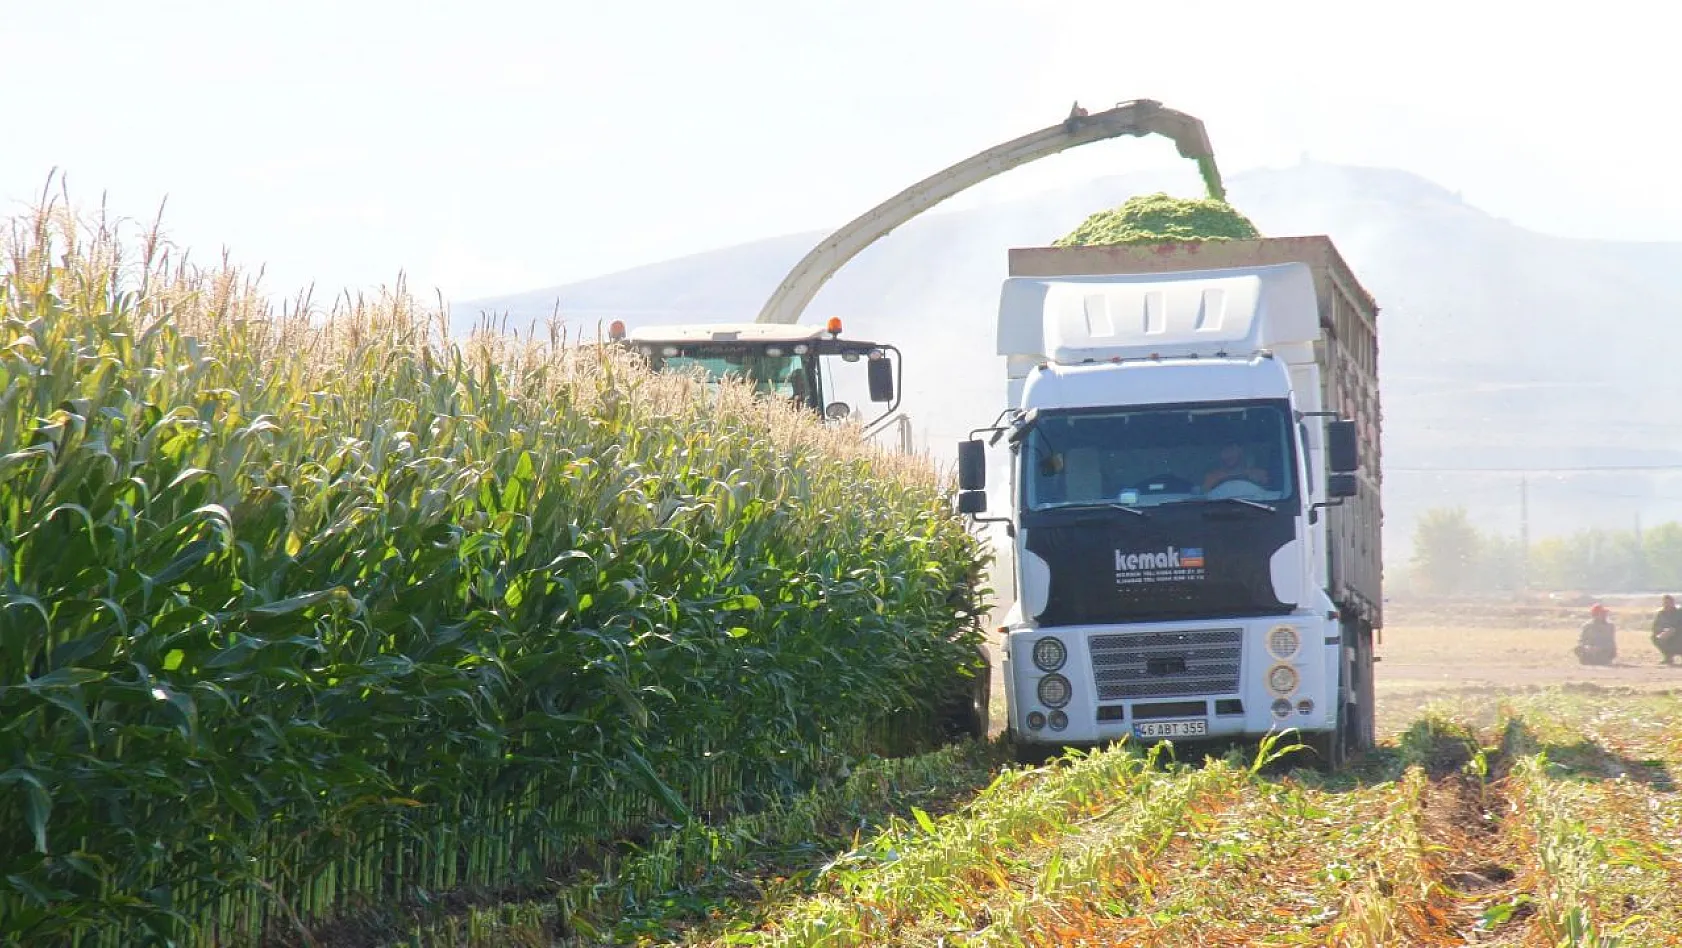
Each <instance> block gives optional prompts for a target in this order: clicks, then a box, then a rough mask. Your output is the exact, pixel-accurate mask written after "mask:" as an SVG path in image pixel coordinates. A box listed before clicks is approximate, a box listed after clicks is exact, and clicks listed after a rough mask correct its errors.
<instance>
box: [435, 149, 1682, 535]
mask: <svg viewBox="0 0 1682 948" xmlns="http://www.w3.org/2000/svg"><path fill="white" fill-rule="evenodd" d="M1177 181H1178V179H1177V178H1175V177H1174V176H1172V175H1169V174H1167V173H1165V172H1146V173H1137V174H1124V175H1112V176H1106V177H1102V178H1097V179H1094V180H1091V181H1086V182H1081V183H1077V184H1073V185H1070V186H1067V187H1063V188H1059V189H1055V190H1052V191H1046V192H1042V193H1040V194H1036V195H1032V196H1027V197H1013V198H1010V199H1006V200H1000V201H997V202H994V203H987V204H982V205H979V206H975V207H967V208H962V209H956V210H944V209H940V208H936V209H935V210H933V211H931V212H929V213H926V214H924V215H922V216H920V217H918V218H916V219H914V220H912V221H910V222H909V223H907V224H906V225H904V226H902V227H900V228H898V229H897V230H895V231H894V232H893V233H891V234H889V235H887V236H886V237H884V238H882V239H881V240H879V241H877V242H876V243H875V244H873V245H872V246H871V247H869V248H867V249H866V250H865V251H864V252H863V253H861V254H860V255H859V256H858V257H856V258H855V259H854V260H853V261H852V262H851V263H849V264H848V265H847V266H846V267H844V268H843V269H842V270H841V271H839V272H838V273H837V274H836V275H835V276H834V277H833V278H832V279H831V280H830V281H829V283H828V284H826V285H825V286H824V288H823V289H822V290H821V291H820V292H819V294H818V296H817V297H816V298H815V299H814V300H813V303H812V305H811V306H810V307H809V308H808V310H807V315H806V317H805V320H806V321H813V322H815V321H821V320H822V319H824V318H827V317H828V316H831V315H839V316H841V317H842V318H843V320H844V321H845V323H846V325H847V327H848V328H847V333H848V335H850V336H865V337H872V338H878V339H881V340H883V341H890V342H894V343H895V344H897V345H899V346H900V348H901V349H902V350H903V351H904V352H905V354H906V358H907V368H906V409H907V410H908V411H909V412H910V414H911V416H912V418H913V421H914V423H915V424H916V427H917V433H918V435H919V438H920V440H921V441H922V442H923V443H924V444H926V446H927V447H928V448H929V449H931V450H932V451H933V453H935V454H936V455H937V456H938V457H941V458H943V459H945V458H949V457H950V456H951V454H952V453H953V448H952V444H954V443H955V442H956V440H957V439H959V438H961V437H963V436H964V434H965V432H967V431H968V430H969V428H971V427H974V426H976V425H980V424H984V423H987V422H988V421H990V420H991V419H992V417H993V416H994V415H996V414H997V411H998V409H999V408H1002V404H1003V389H1004V386H1003V370H1002V360H1001V359H1000V358H999V357H998V356H997V355H995V354H994V352H993V330H994V321H995V319H996V306H997V294H998V289H999V284H1000V282H1001V281H1002V280H1003V279H1004V278H1005V275H1006V253H1005V252H1006V250H1008V249H1010V248H1012V247H1027V246H1047V245H1049V244H1050V243H1051V242H1052V241H1053V240H1055V239H1056V238H1057V237H1060V236H1062V235H1063V234H1065V233H1067V232H1068V231H1070V230H1072V229H1073V228H1074V227H1075V226H1077V225H1078V224H1079V223H1080V222H1081V221H1082V220H1084V219H1085V217H1086V216H1087V215H1088V214H1090V213H1091V212H1093V211H1096V210H1100V209H1103V208H1106V207H1113V206H1116V205H1118V204H1120V203H1121V202H1122V201H1124V200H1125V199H1126V198H1127V197H1129V196H1132V195H1135V194H1141V193H1150V192H1152V191H1162V190H1166V191H1170V192H1172V191H1173V190H1175V186H1176V183H1177ZM1228 192H1229V196H1230V199H1231V200H1232V203H1233V204H1234V205H1235V206H1236V207H1238V208H1239V209H1240V210H1241V211H1243V212H1244V213H1245V215H1246V216H1248V217H1249V218H1250V219H1251V220H1253V221H1255V223H1256V225H1257V226H1258V227H1259V228H1260V229H1261V231H1262V233H1263V234H1265V235H1268V236H1287V235H1291V236H1294V235H1306V234H1325V235H1327V236H1329V237H1331V239H1332V240H1333V242H1334V243H1335V244H1336V245H1337V247H1338V250H1339V252H1340V253H1341V254H1342V255H1343V257H1344V259H1345V260H1347V261H1348V263H1349V265H1350V267H1351V268H1352V269H1353V271H1354V272H1355V274H1356V276H1357V278H1358V279H1359V280H1360V282H1361V283H1362V285H1363V286H1364V287H1365V288H1366V289H1367V290H1368V291H1369V292H1370V293H1372V294H1373V296H1374V297H1375V298H1376V299H1377V301H1378V305H1379V307H1380V317H1379V320H1380V335H1379V340H1380V341H1379V361H1380V376H1381V385H1382V387H1383V393H1384V405H1385V465H1386V468H1387V470H1388V469H1390V468H1394V469H1395V470H1396V471H1397V473H1396V474H1395V475H1390V476H1387V482H1386V499H1385V503H1386V509H1387V512H1388V513H1389V514H1390V516H1389V517H1388V518H1387V519H1388V520H1389V521H1390V523H1389V525H1388V526H1387V541H1386V542H1387V543H1390V544H1392V545H1395V544H1401V545H1404V546H1405V533H1406V531H1407V530H1408V529H1410V526H1411V522H1412V520H1413V519H1414V518H1415V517H1416V516H1417V514H1418V512H1419V511H1421V510H1422V509H1424V508H1425V507H1428V506H1437V505H1442V504H1450V505H1452V504H1456V503H1461V504H1464V505H1466V506H1468V507H1469V508H1471V509H1473V510H1474V513H1477V512H1478V511H1480V510H1481V511H1482V513H1483V516H1481V517H1480V521H1481V522H1484V523H1487V524H1490V525H1491V526H1493V527H1494V528H1497V529H1506V530H1508V532H1516V529H1517V515H1518V509H1517V497H1518V488H1517V483H1516V479H1511V480H1500V479H1498V478H1491V477H1486V476H1481V475H1480V476H1475V477H1474V476H1472V475H1464V476H1459V475H1456V474H1454V473H1453V472H1446V473H1444V474H1442V475H1441V476H1433V475H1428V474H1422V473H1413V472H1414V471H1415V470H1416V469H1419V468H1439V469H1440V468H1473V467H1498V466H1506V467H1553V468H1564V467H1581V466H1595V465H1599V466H1617V465H1632V464H1676V465H1679V466H1682V451H1679V450H1677V447H1676V445H1678V444H1682V437H1679V436H1682V424H1678V423H1677V422H1676V421H1674V420H1672V417H1671V412H1670V411H1669V410H1668V406H1670V405H1674V404H1677V403H1678V402H1679V401H1682V372H1678V371H1677V370H1676V369H1674V368H1673V367H1672V366H1671V362H1672V361H1673V357H1672V356H1671V355H1670V353H1672V352H1678V351H1682V320H1677V319H1667V318H1666V314H1670V313H1678V312H1682V242H1661V241H1607V240H1598V239H1593V238H1579V237H1565V236H1555V235H1550V234H1543V233H1540V232H1536V231H1532V230H1529V229H1526V228H1524V227H1522V226H1520V225H1518V224H1515V223H1513V222H1511V221H1508V220H1504V219H1501V218H1496V217H1494V216H1493V215H1490V214H1487V213H1486V212H1484V211H1482V210H1480V209H1478V208H1477V207H1475V206H1474V205H1471V204H1468V203H1467V202H1465V201H1464V200H1463V199H1462V198H1461V197H1460V196H1459V195H1457V194H1455V193H1454V192H1452V191H1450V190H1449V189H1447V188H1444V187H1442V186H1441V185H1439V184H1437V183H1435V182H1433V181H1430V180H1429V179H1427V178H1425V177H1423V176H1421V175H1417V174H1413V173H1411V172H1406V171H1398V170H1395V169H1387V168H1373V167H1360V166H1343V165H1332V164H1324V163H1320V162H1305V163H1303V164H1299V165H1295V166H1290V167H1284V168H1269V169H1256V170H1252V171H1247V172H1244V173H1242V174H1239V175H1235V176H1232V177H1231V178H1230V179H1229V181H1228ZM827 233H828V232H827V231H819V230H813V231H805V232H799V233H791V234H784V235H779V236H775V237H767V238H763V239H761V240H757V241H753V242H750V243H746V244H738V245H735V246H731V247H722V248H716V249H713V250H707V251H700V252H697V253H694V254H689V255H685V256H683V257H678V258H673V259H669V260H664V261H658V262H655V263H651V264H647V265H644V266H640V267H635V268H630V269H627V270H622V271H619V272H617V273H612V274H604V275H602V276H600V277H595V278H592V279H588V280H583V281H578V282H574V283H571V284H565V285H559V286H551V287H545V288H540V289H535V290H528V291H524V292H521V293H513V294H506V295H502V296H497V297H490V298H484V299H479V300H470V301H465V302H463V303H461V304H458V305H457V306H455V307H452V327H453V328H455V329H456V330H458V331H461V330H465V328H467V327H469V326H471V324H472V322H473V321H474V319H475V318H476V317H477V316H478V315H479V314H480V313H483V312H486V311H489V312H493V313H502V314H506V315H507V317H508V321H509V324H510V325H513V326H519V325H521V324H523V323H527V322H528V321H537V322H538V323H539V324H541V321H542V320H543V319H545V318H547V317H548V316H549V315H550V314H551V313H552V312H554V311H555V308H556V305H557V303H558V304H559V311H560V313H561V316H562V318H563V320H565V321H566V322H567V323H568V328H569V334H570V335H571V336H572V338H593V337H594V336H595V333H596V325H597V324H598V323H600V324H605V322H606V321H607V320H608V319H612V318H623V319H624V320H625V322H626V323H627V324H628V325H632V326H635V325H640V324H643V323H647V322H716V321H750V320H752V319H754V318H755V316H756V315H757V314H758V312H759V308H760V306H761V305H762V304H763V303H764V301H765V299H766V298H767V297H768V296H769V295H770V293H771V292H772V290H773V289H775V287H776V285H777V284H778V282H779V281H780V280H781V279H782V277H783V276H784V275H785V274H786V273H787V271H788V269H789V268H790V267H792V266H793V265H794V264H795V263H796V262H797V261H798V260H799V259H800V257H801V256H802V255H803V254H804V253H805V252H806V251H807V250H808V249H809V248H810V247H811V246H813V245H814V244H815V243H816V242H817V241H818V240H820V239H822V237H824V236H827ZM1573 485H1574V486H1573ZM1608 485H1610V486H1608ZM1531 494H1532V496H1531V500H1530V503H1531V511H1530V513H1531V532H1532V535H1534V536H1540V535H1544V534H1545V533H1547V532H1549V531H1556V532H1557V531H1559V530H1565V529H1572V528H1575V527H1578V526H1582V525H1585V524H1588V523H1605V522H1609V521H1612V522H1616V523H1617V524H1618V525H1624V524H1627V523H1628V522H1629V519H1628V518H1629V517H1630V516H1631V515H1640V516H1641V517H1642V518H1643V519H1644V520H1646V521H1647V522H1649V523H1653V522H1658V521H1659V520H1662V519H1672V518H1677V519H1682V477H1678V476H1671V475H1668V474H1665V473H1658V472H1655V473H1649V474H1642V475H1639V476H1636V475H1630V476H1627V477H1625V478H1623V479H1622V481H1621V482H1620V481H1619V479H1618V478H1617V477H1616V476H1614V475H1613V474H1611V473H1608V474H1604V475H1600V474H1594V475H1578V476H1576V477H1574V478H1572V479H1562V480H1561V481H1560V482H1559V483H1557V484H1556V483H1555V482H1553V481H1551V480H1548V479H1546V478H1541V479H1539V480H1538V481H1537V482H1536V483H1534V484H1532V490H1531Z"/></svg>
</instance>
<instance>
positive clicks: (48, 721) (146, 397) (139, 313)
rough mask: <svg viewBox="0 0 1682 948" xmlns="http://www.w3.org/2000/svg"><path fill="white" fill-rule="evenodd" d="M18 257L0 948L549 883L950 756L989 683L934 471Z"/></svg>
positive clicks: (745, 417) (731, 409) (545, 371)
mask: <svg viewBox="0 0 1682 948" xmlns="http://www.w3.org/2000/svg"><path fill="white" fill-rule="evenodd" d="M5 251H6V253H5V259H6V262H5V264H4V271H3V272H0V563H3V564H4V566H5V573H4V578H3V580H0V582H3V586H0V760H3V763H0V942H10V941H13V940H19V939H21V941H22V942H23V943H26V944H50V943H57V940H58V939H61V938H64V937H67V934H68V933H71V932H75V931H80V932H83V933H84V934H85V935H88V936H94V937H91V938H89V939H87V940H83V941H82V942H81V944H84V945H116V944H123V945H126V944H136V943H140V942H143V941H148V940H149V938H150V936H151V934H165V933H167V934H170V935H172V936H174V937H176V938H178V939H180V940H179V941H178V942H177V943H178V944H189V945H190V944H210V943H216V944H231V943H240V942H241V941H245V940H249V939H251V938H252V937H253V936H255V935H256V934H257V933H258V932H259V931H263V930H267V931H269V932H270V933H274V932H279V931H290V930H291V928H292V926H293V925H294V924H304V925H311V924H315V923H316V922H318V921H319V920H321V919H323V918H328V917H331V916H333V915H335V914H338V913H341V912H343V911H345V910H346V909H349V908H353V907H356V906H368V905H389V904H395V903H397V902H400V901H413V900H425V899H427V898H435V897H436V896H437V895H438V894H439V893H441V892H445V891H448V890H453V889H478V890H480V891H484V890H488V889H495V888H498V887H502V886H507V885H510V884H517V883H522V882H528V881H541V880H543V879H545V878H547V877H550V876H551V874H556V873H561V874H564V873H565V872H567V871H569V869H570V868H571V867H572V866H574V865H575V863H576V860H577V858H578V856H579V853H580V852H581V850H584V849H588V848H589V847H592V846H596V845H599V844H600V843H601V842H602V841H604V840H608V839H612V838H616V837H624V836H640V835H645V834H646V833H648V832H650V831H653V830H654V829H656V828H657V827H658V826H659V825H660V824H662V823H668V822H686V821H689V820H691V819H695V818H705V817H707V816H708V815H711V814H716V813H719V812H723V811H727V810H729V809H730V808H732V807H735V806H737V805H739V804H742V803H745V802H749V801H752V800H755V799H763V798H765V797H767V796H770V795H775V794H778V793H782V792H785V791H787V790H789V789H791V788H794V787H797V786H800V785H803V784H806V783H809V782H811V781H812V780H814V779H816V778H817V777H818V776H820V775H822V774H824V773H826V772H827V771H828V770H829V769H832V768H834V767H836V766H838V765H839V763H840V761H842V760H843V759H845V758H846V757H847V756H848V755H857V754H861V753H868V752H877V751H884V750H887V749H889V747H890V745H892V746H896V747H897V746H901V744H900V742H903V741H905V740H907V739H914V737H913V738H907V735H917V734H921V733H926V732H925V731H924V730H922V729H923V728H924V727H925V725H926V724H927V722H928V720H929V718H930V713H929V707H928V705H929V704H930V703H931V702H932V701H933V700H934V699H935V698H936V696H938V694H939V692H940V688H941V687H942V686H943V685H944V684H945V683H947V682H949V681H950V680H951V679H952V678H953V677H954V673H955V670H956V669H957V668H958V667H959V666H960V665H961V664H963V663H964V662H966V661H967V660H969V659H970V658H971V657H972V656H973V654H974V643H976V642H978V641H979V632H978V630H977V629H976V627H975V626H976V623H975V619H974V615H975V614H976V613H977V612H978V610H979V608H980V606H979V604H978V603H977V602H976V601H975V600H974V598H973V597H974V595H975V591H974V590H973V589H972V588H971V587H970V585H969V584H970V583H971V582H973V580H974V577H975V576H976V575H977V569H978V565H977V560H978V557H979V556H980V551H979V548H978V546H977V543H976V541H975V540H974V539H973V538H971V537H970V536H969V535H968V534H967V533H966V531H965V529H964V526H963V523H962V521H961V520H960V519H959V518H958V517H956V516H955V515H953V514H952V513H951V512H950V508H949V504H948V503H947V501H946V499H945V497H944V496H943V493H942V490H941V488H940V487H939V485H938V484H937V482H936V479H935V477H934V475H933V473H932V472H931V471H930V470H929V469H928V468H927V467H926V466H924V465H923V464H921V463H920V462H917V461H914V460H911V459H908V458H903V457H897V456H892V455H887V454H881V453H877V452H875V451H873V450H871V449H869V448H867V447H865V446H863V445H861V444H860V443H858V442H857V441H856V440H854V439H853V438H852V437H851V436H850V435H847V434H845V433H838V432H831V431H827V430H825V429H823V428H822V427H821V426H820V425H819V424H817V423H816V422H815V421H812V420H809V419H807V418H805V417H804V416H802V415H798V414H796V413H795V412H794V411H793V410H791V409H788V408H786V407H783V406H778V405H773V404H769V403H766V402H762V401H756V400H754V399H753V398H752V397H751V396H750V395H749V394H748V393H747V392H746V391H745V390H740V389H733V388H727V389H724V390H722V391H721V392H719V393H718V395H717V397H716V398H706V397H702V392H701V390H700V389H699V388H698V387H697V385H696V384H695V383H694V382H692V381H690V380H687V379H682V378H675V377H666V376H652V375H649V374H648V373H646V372H645V371H644V370H642V369H641V368H640V367H639V366H638V365H637V364H636V363H635V362H634V361H633V360H632V359H631V357H629V356H628V355H626V354H623V353H618V352H615V351H613V350H611V349H604V348H600V347H589V346H586V347H582V348H579V347H567V346H564V345H560V344H558V341H557V340H550V342H549V343H547V344H544V343H531V342H529V341H522V342H518V343H515V342H507V341H501V342H497V341H493V340H490V339H488V338H485V339H480V340H479V341H478V342H476V343H475V344H473V345H471V346H468V347H466V348H465V349H457V348H454V347H451V346H448V345H444V344H441V343H440V341H439V337H438V333H439V328H438V324H437V322H435V321H434V320H433V319H432V317H430V316H428V315H425V314H422V313H420V312H418V311H417V310H416V308H415V307H414V305H413V303H412V301H410V300H409V299H407V298H406V297H403V296H401V295H392V296H387V297H385V298H382V299H380V300H378V301H374V302H367V303H357V304H356V305H354V306H347V307H342V308H341V309H339V310H338V311H337V312H335V313H334V314H333V316H332V320H331V322H330V323H328V324H327V325H326V326H325V327H324V328H323V327H321V326H320V325H319V324H317V325H312V324H311V323H310V320H309V319H308V318H304V317H300V316H299V315H297V314H296V313H292V314H278V315H277V314H275V313H273V312H271V311H269V310H267V309H266V307H265V306H264V305H263V304H262V303H261V302H260V301H259V299H258V297H257V296H256V295H255V294H254V293H253V292H252V290H251V288H250V287H249V286H248V285H247V284H246V283H245V282H244V279H243V278H242V277H241V276H240V275H239V274H238V273H236V272H232V271H209V272H201V271H197V270H195V269H193V268H190V267H187V266H185V265H182V264H179V263H172V262H171V261H170V260H169V258H168V255H167V253H165V252H164V250H163V248H162V247H161V246H159V245H158V244H157V243H156V241H155V239H143V240H142V241H141V243H140V246H139V253H138V259H136V258H134V257H132V256H131V257H124V255H123V254H122V253H121V251H120V249H119V247H118V244H117V242H116V241H115V239H114V237H113V235H112V233H111V232H110V231H109V229H107V228H105V227H103V225H101V226H99V227H97V228H95V229H93V230H89V229H87V228H81V227H78V226H76V225H74V224H73V223H71V222H69V221H68V220H67V218H66V217H65V216H64V215H63V214H62V213H54V214H44V215H41V216H39V217H37V218H34V219H20V220H17V221H14V222H12V223H11V226H10V228H9V238H8V243H7V246H6V247H5ZM293 919H296V922H294V921H293Z"/></svg>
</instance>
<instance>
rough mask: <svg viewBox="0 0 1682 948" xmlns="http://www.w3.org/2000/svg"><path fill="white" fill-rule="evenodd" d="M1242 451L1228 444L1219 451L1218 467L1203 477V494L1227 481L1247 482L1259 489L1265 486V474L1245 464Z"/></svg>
mask: <svg viewBox="0 0 1682 948" xmlns="http://www.w3.org/2000/svg"><path fill="white" fill-rule="evenodd" d="M1247 461H1248V459H1247V458H1246V457H1244V449H1243V448H1241V447H1239V446H1238V445H1236V444H1229V445H1227V446H1226V447H1224V448H1222V449H1221V461H1220V464H1219V466H1217V467H1216V468H1215V469H1214V470H1211V471H1210V472H1209V473H1208V474H1206V475H1204V477H1203V492H1204V493H1208V492H1209V491H1212V490H1214V489H1215V488H1216V487H1218V486H1220V485H1221V484H1224V483H1226V482H1227V481H1233V480H1237V481H1249V482H1250V483H1252V484H1255V485H1257V486H1260V487H1266V486H1267V472H1266V471H1264V470H1262V469H1261V468H1259V467H1252V466H1250V465H1249V464H1247V463H1246V462H1247Z"/></svg>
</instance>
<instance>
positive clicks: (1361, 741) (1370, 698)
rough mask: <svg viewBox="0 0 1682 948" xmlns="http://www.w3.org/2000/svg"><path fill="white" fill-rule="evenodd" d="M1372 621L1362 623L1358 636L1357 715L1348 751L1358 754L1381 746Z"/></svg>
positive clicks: (1354, 719) (1356, 673) (1354, 692)
mask: <svg viewBox="0 0 1682 948" xmlns="http://www.w3.org/2000/svg"><path fill="white" fill-rule="evenodd" d="M1372 638H1373V636H1372V624H1371V623H1368V622H1362V623H1361V624H1360V627H1359V628H1358V629H1357V630H1356V635H1355V642H1356V648H1355V687H1354V689H1353V695H1354V698H1355V714H1354V717H1353V719H1352V721H1351V724H1352V725H1353V728H1352V731H1353V733H1352V734H1351V735H1350V740H1349V751H1350V753H1351V754H1359V753H1363V752H1365V751H1369V750H1372V749H1373V748H1374V747H1377V746H1378V692H1377V688H1376V685H1375V682H1374V680H1373V644H1372Z"/></svg>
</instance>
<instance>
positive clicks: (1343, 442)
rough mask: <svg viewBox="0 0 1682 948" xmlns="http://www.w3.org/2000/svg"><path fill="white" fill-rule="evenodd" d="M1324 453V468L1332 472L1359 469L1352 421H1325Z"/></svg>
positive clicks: (1341, 472) (1339, 472)
mask: <svg viewBox="0 0 1682 948" xmlns="http://www.w3.org/2000/svg"><path fill="white" fill-rule="evenodd" d="M1326 455H1327V458H1326V469H1327V470H1328V471H1329V472H1330V473H1332V474H1351V473H1354V472H1355V471H1357V470H1360V467H1361V457H1360V451H1359V449H1358V446H1357V444H1356V440H1355V423H1354V422H1353V421H1333V422H1329V423H1327V425H1326Z"/></svg>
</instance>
